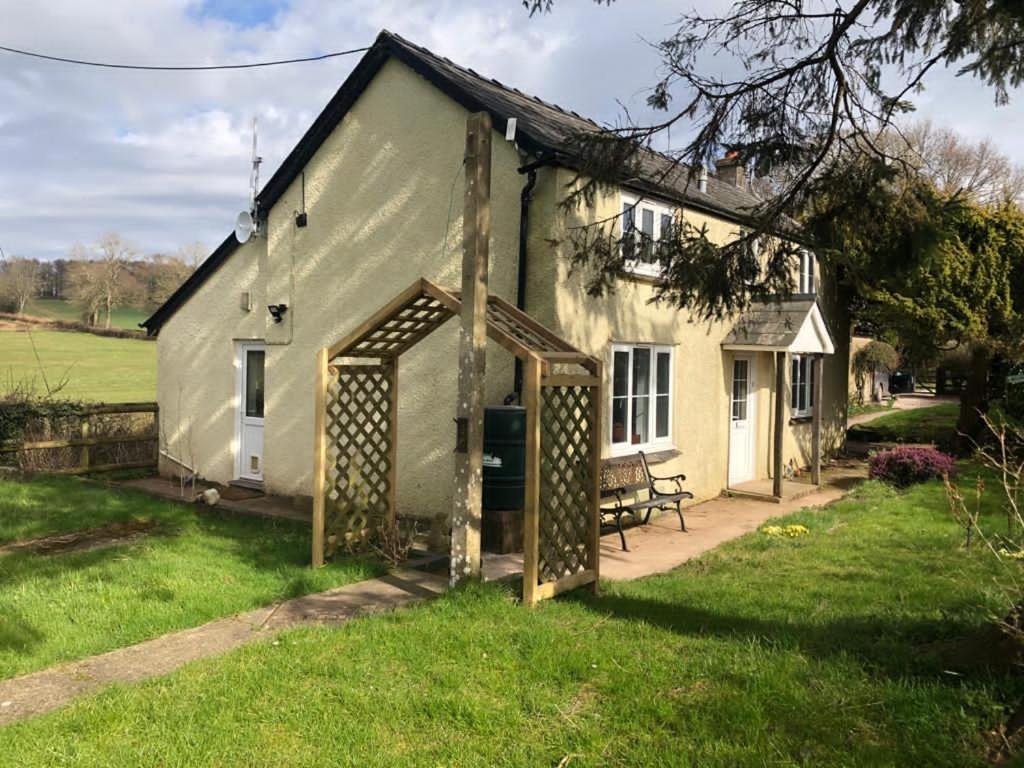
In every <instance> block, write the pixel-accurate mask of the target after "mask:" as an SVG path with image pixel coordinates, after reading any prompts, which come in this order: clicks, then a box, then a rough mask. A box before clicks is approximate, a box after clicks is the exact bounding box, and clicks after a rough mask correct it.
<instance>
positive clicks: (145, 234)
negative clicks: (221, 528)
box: [0, 0, 1024, 259]
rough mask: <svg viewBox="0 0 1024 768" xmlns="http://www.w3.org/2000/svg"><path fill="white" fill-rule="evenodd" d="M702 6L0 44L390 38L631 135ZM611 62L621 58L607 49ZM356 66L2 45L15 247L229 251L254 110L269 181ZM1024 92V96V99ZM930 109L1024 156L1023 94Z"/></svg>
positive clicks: (657, 0)
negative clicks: (677, 29)
mask: <svg viewBox="0 0 1024 768" xmlns="http://www.w3.org/2000/svg"><path fill="white" fill-rule="evenodd" d="M694 2H696V5H697V8H698V9H699V10H701V11H704V12H707V11H713V10H716V9H718V10H724V8H725V7H726V6H727V2H726V1H725V0H683V1H682V2H681V1H680V0H619V2H617V3H615V4H613V5H612V6H611V7H610V8H609V7H604V6H600V7H599V6H596V5H595V4H594V3H593V2H592V1H591V0H561V2H560V3H558V4H556V9H555V11H554V12H552V13H550V14H546V15H542V16H535V17H534V18H532V19H531V18H530V17H529V15H528V14H527V13H526V11H525V10H524V9H523V7H522V5H521V3H520V1H519V0H338V1H336V2H324V0H178V1H175V0H144V2H140V0H103V2H100V3H82V2H81V0H47V2H45V3H43V2H36V3H25V2H22V1H21V0H0V18H2V19H3V22H4V23H3V25H2V26H0V45H5V46H9V47H14V48H23V49H29V50H35V51H40V52H44V53H49V54H55V55H60V56H66V57H72V58H81V59H91V60H103V61H116V62H129V63H137V64H159V65H177V64H219V63H241V62H247V61H256V60H267V59H279V58H292V57H299V56H311V55H317V54H320V53H325V52H329V51H335V50H343V49H347V48H354V47H362V46H367V45H370V44H371V43H372V42H373V39H374V38H375V36H376V35H377V33H378V32H379V31H380V30H381V29H382V28H387V29H390V30H392V31H393V32H397V33H398V34H401V35H403V36H405V37H406V38H408V39H410V40H412V41H414V42H416V43H419V44H420V45H423V46H425V47H427V48H430V49H431V50H433V51H435V52H436V53H439V54H441V55H443V56H447V57H449V58H451V59H452V60H454V61H456V62H458V63H459V64H462V65H463V66H467V67H471V68H473V69H475V70H476V71H477V72H480V73H482V74H485V75H487V76H489V77H494V78H497V79H498V80H501V81H502V82H504V83H506V84H508V85H513V86H516V87H518V88H519V89H520V90H522V91H525V92H527V93H530V94H533V95H537V96H540V97H541V98H543V99H545V100H547V101H552V102H555V103H557V104H560V105H562V106H564V107H567V108H570V109H573V110H575V111H577V112H579V113H581V114H584V115H587V116H588V117H591V118H593V119H595V120H597V121H598V122H602V123H614V122H616V121H617V119H618V118H619V116H620V115H621V110H622V109H623V108H628V109H629V110H630V111H631V113H633V115H634V117H642V116H643V114H644V111H645V107H644V100H645V97H646V93H647V88H649V87H650V86H651V85H652V84H653V83H654V82H655V81H656V80H657V78H658V75H659V71H660V70H659V59H658V55H657V53H656V52H655V51H654V50H653V49H652V47H651V41H657V40H659V39H661V38H662V37H664V36H665V34H666V33H667V32H668V30H670V29H671V24H672V22H673V20H675V19H676V18H678V16H679V14H680V13H682V12H684V11H688V10H690V9H691V8H692V7H693V6H694ZM609 52H611V54H610V53H609ZM357 61H358V56H350V57H345V58H337V59H330V60H326V61H321V62H315V63H308V64H297V65H292V66H284V67H275V68H267V69H258V70H242V71H233V72H195V73H165V72H135V71H114V70H107V69H93V68H87V67H74V66H70V65H66V64H59V63H51V62H45V61H38V60H33V59H28V58H24V57H19V56H15V55H12V54H8V53H4V52H0V249H2V250H3V252H4V253H5V254H6V255H7V256H13V255H19V256H26V257H36V258H42V259H53V258H61V257H65V256H67V255H68V254H69V252H70V251H71V249H72V247H73V246H74V245H75V244H76V243H83V244H86V245H89V244H91V243H94V242H95V241H96V240H97V239H98V238H99V237H100V236H101V235H102V234H104V233H106V232H111V231H113V232H118V233H120V234H121V235H123V236H124V237H126V238H127V239H128V240H129V241H131V242H132V243H133V244H134V245H135V246H136V248H137V249H138V252H139V253H140V254H149V253H157V252H162V253H172V252H174V251H176V250H177V249H178V248H180V247H183V246H187V245H189V244H192V243H196V242H199V243H202V244H203V245H204V246H205V247H207V248H212V247H213V246H215V245H216V244H218V243H219V242H220V241H221V240H222V239H223V238H224V236H225V235H226V234H228V233H229V232H230V231H231V229H232V226H233V222H234V219H235V216H236V214H237V213H238V211H240V210H242V209H243V208H246V207H247V204H248V183H249V181H248V180H249V154H250V143H251V124H252V119H253V116H254V115H256V116H258V117H259V136H260V154H261V155H262V156H263V158H264V163H263V167H262V169H261V178H262V180H263V181H265V180H266V179H268V178H270V175H271V174H272V173H273V171H274V170H275V169H276V168H277V166H278V164H279V163H280V162H281V160H282V159H283V158H284V157H285V155H286V154H287V153H288V151H289V150H290V149H291V147H292V146H293V145H294V143H295V142H296V141H297V140H298V138H299V137H300V136H301V134H302V133H303V132H304V131H305V129H306V128H307V127H308V126H309V124H310V122H312V120H313V119H314V117H315V116H316V115H317V114H318V113H319V111H320V110H321V109H322V108H323V106H324V105H325V104H326V103H327V101H328V100H329V99H330V97H331V95H332V94H333V93H334V92H335V91H336V90H337V88H338V87H339V86H340V85H341V83H342V81H343V80H344V79H345V77H346V76H347V75H348V73H349V72H350V71H351V69H352V67H353V66H354V65H355V64H356V62H357ZM1020 96H1024V94H1020ZM915 98H916V101H917V105H918V114H919V115H920V116H921V117H923V118H930V119H931V120H932V121H933V122H935V123H937V124H940V125H945V126H949V127H952V128H954V129H956V130H958V131H960V132H961V133H963V134H965V135H967V136H970V137H974V138H979V139H980V138H984V137H991V138H993V139H994V140H995V141H996V143H997V144H998V145H999V146H1000V147H1001V149H1002V150H1003V151H1004V152H1005V153H1007V154H1009V155H1010V156H1011V157H1012V158H1014V159H1015V160H1017V161H1018V162H1021V163H1024V132H1022V131H1020V130H1019V127H1018V126H1020V125H1022V124H1024V98H1020V97H1019V96H1018V94H1012V95H1011V104H1010V105H1009V106H1006V107H1000V108H997V107H995V106H994V103H993V98H992V94H991V92H989V91H987V90H986V89H985V88H984V87H982V86H981V85H979V84H978V83H977V82H975V81H973V80H970V79H963V78H957V77H955V75H954V74H953V73H952V72H940V73H938V74H937V75H936V76H935V77H934V78H932V80H931V81H930V83H929V88H928V90H927V91H925V92H924V93H923V94H919V95H918V96H916V97H915Z"/></svg>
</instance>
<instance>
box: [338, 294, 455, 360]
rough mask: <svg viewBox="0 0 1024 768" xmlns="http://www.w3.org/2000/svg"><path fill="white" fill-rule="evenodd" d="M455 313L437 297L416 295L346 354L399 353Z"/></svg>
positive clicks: (375, 354)
mask: <svg viewBox="0 0 1024 768" xmlns="http://www.w3.org/2000/svg"><path fill="white" fill-rule="evenodd" d="M451 316H452V313H451V311H450V310H449V309H448V308H446V307H445V306H444V305H443V304H441V303H440V302H438V301H437V300H436V299H434V298H432V297H430V296H427V295H422V296H417V297H416V298H414V299H412V300H411V301H409V302H408V303H407V304H405V305H404V306H402V307H400V308H398V309H397V310H395V311H394V313H393V314H392V316H391V317H388V318H387V319H386V320H385V321H383V322H382V323H380V325H378V326H376V327H373V328H371V329H369V330H368V331H367V332H366V334H365V335H364V336H363V337H362V338H361V339H359V342H358V343H357V344H355V345H353V347H352V349H350V350H348V351H347V352H346V353H345V354H346V355H347V356H349V357H397V356H398V355H401V354H402V353H403V352H405V351H406V350H407V349H409V348H410V347H412V346H414V345H415V344H417V343H418V342H420V341H421V340H423V339H424V338H425V337H426V336H428V335H430V333H431V332H433V331H434V330H435V329H437V327H438V326H440V325H442V324H444V323H445V322H446V321H447V320H448V318H450V317H451Z"/></svg>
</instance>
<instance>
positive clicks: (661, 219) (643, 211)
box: [622, 192, 675, 277]
mask: <svg viewBox="0 0 1024 768" xmlns="http://www.w3.org/2000/svg"><path fill="white" fill-rule="evenodd" d="M674 222H675V213H674V210H673V209H672V208H671V207H669V206H668V205H665V204H663V203H656V202H654V201H651V200H647V199H645V198H639V197H637V196H636V195H630V194H628V193H625V192H624V193H623V194H622V235H623V237H622V250H623V256H624V257H625V259H626V269H627V270H628V271H630V272H633V273H636V274H639V275H646V276H648V277H660V276H661V273H662V268H661V265H660V264H659V263H658V243H659V242H661V241H662V240H663V239H664V240H665V241H666V242H667V241H668V240H669V239H670V238H671V237H672V231H673V226H674Z"/></svg>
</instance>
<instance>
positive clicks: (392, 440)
mask: <svg viewBox="0 0 1024 768" xmlns="http://www.w3.org/2000/svg"><path fill="white" fill-rule="evenodd" d="M389 373H390V378H391V391H390V392H389V393H388V394H389V396H388V402H389V413H390V414H391V421H390V423H389V424H388V521H387V522H388V526H390V527H391V528H394V526H395V523H396V521H397V519H398V358H397V357H393V358H391V360H390V362H389Z"/></svg>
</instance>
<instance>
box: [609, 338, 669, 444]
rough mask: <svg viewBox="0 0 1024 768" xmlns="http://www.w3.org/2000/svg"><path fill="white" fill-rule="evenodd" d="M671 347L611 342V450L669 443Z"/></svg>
mask: <svg viewBox="0 0 1024 768" xmlns="http://www.w3.org/2000/svg"><path fill="white" fill-rule="evenodd" d="M672 357H673V352H672V347H666V346H656V345H653V344H614V345H613V346H612V413H611V419H610V421H609V423H610V424H611V438H612V452H613V453H614V454H625V453H633V452H634V451H638V450H650V449H658V448H665V447H667V446H669V445H671V444H672V362H673V360H672Z"/></svg>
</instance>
